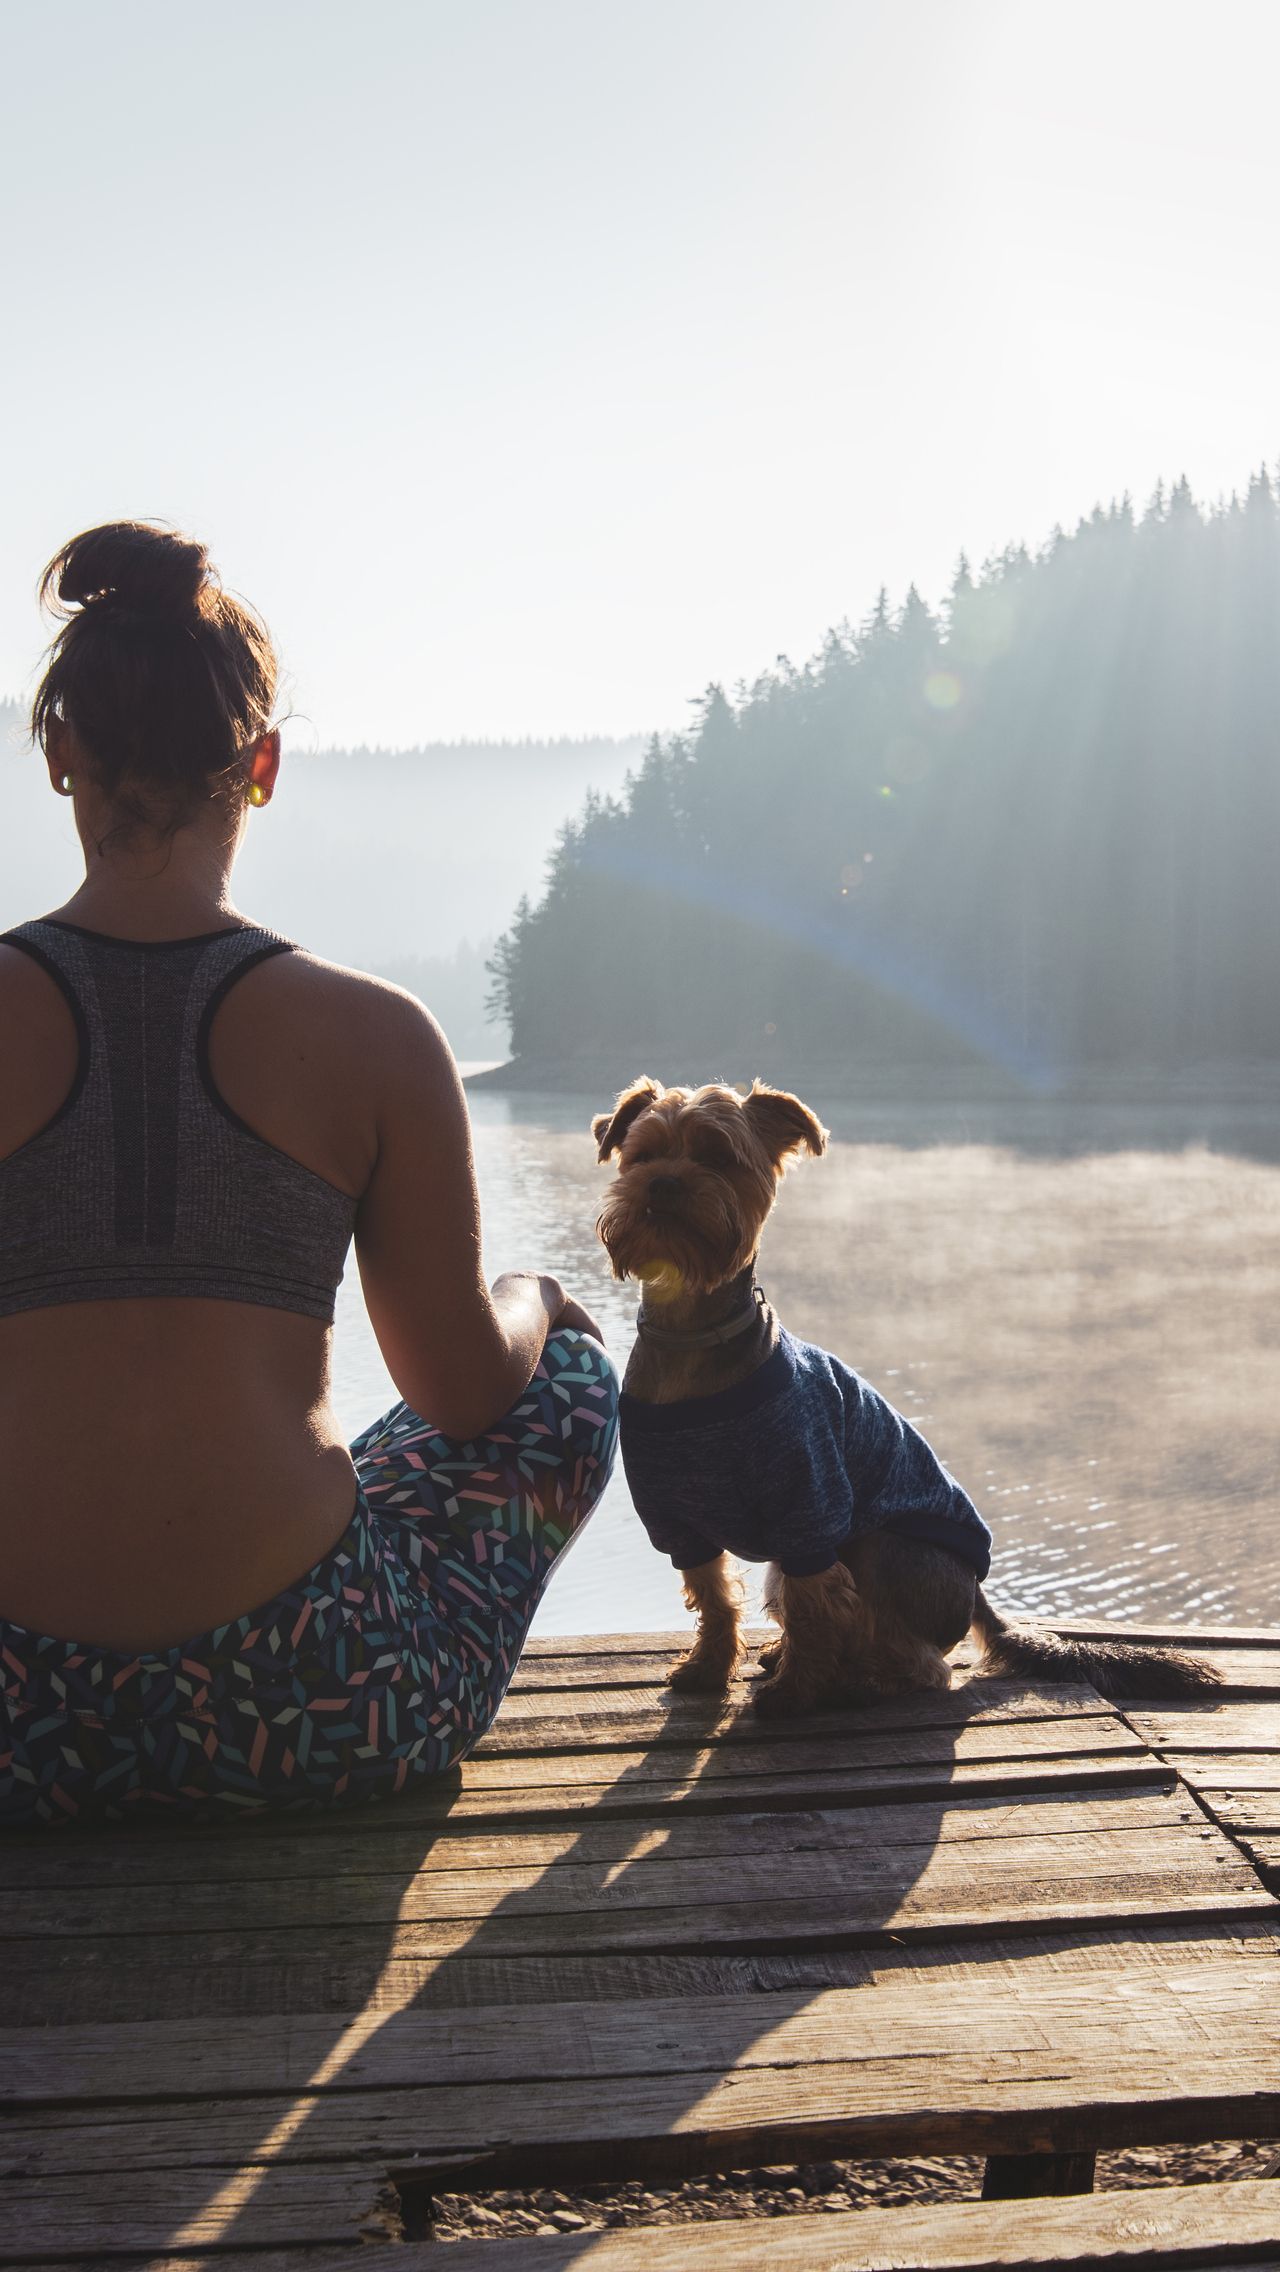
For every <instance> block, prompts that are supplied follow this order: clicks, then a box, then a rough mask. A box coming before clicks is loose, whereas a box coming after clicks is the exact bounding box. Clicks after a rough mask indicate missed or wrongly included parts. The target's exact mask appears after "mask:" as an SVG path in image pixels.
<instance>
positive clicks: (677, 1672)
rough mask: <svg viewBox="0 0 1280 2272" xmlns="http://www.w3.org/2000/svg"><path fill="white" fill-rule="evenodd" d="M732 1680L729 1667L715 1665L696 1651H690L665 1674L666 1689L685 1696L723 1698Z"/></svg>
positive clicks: (714, 1662) (711, 1660)
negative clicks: (677, 1691)
mask: <svg viewBox="0 0 1280 2272" xmlns="http://www.w3.org/2000/svg"><path fill="white" fill-rule="evenodd" d="M732 1680H733V1668H732V1666H731V1665H725V1664H721V1663H717V1662H716V1660H715V1659H714V1658H712V1657H707V1656H704V1655H702V1654H701V1652H700V1651H699V1650H697V1649H690V1651H689V1654H688V1656H687V1657H681V1659H680V1661H679V1663H678V1664H674V1665H672V1667H671V1670H670V1672H669V1673H668V1674H667V1686H668V1688H678V1689H680V1690H681V1691H682V1692H683V1693H684V1694H685V1695H686V1696H723V1695H724V1693H725V1691H726V1690H727V1689H728V1687H729V1686H730V1684H731V1682H732Z"/></svg>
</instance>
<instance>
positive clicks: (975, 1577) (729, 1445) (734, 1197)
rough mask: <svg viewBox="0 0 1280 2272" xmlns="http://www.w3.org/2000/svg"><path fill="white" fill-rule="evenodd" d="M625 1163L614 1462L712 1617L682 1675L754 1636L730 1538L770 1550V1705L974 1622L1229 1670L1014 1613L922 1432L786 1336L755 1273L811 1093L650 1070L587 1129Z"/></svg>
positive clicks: (1119, 1661)
mask: <svg viewBox="0 0 1280 2272" xmlns="http://www.w3.org/2000/svg"><path fill="white" fill-rule="evenodd" d="M591 1133H592V1135H593V1136H594V1138H595V1140H596V1144H597V1147H598V1156H599V1158H600V1160H601V1162H602V1163H603V1162H607V1161H609V1160H611V1159H612V1158H613V1156H614V1155H615V1153H616V1154H617V1155H618V1170H617V1175H616V1178H615V1180H614V1182H613V1183H612V1184H611V1185H610V1187H609V1190H608V1192H607V1194H606V1197H605V1201H604V1206H603V1208H602V1210H601V1214H600V1218H599V1221H598V1223H597V1225H596V1228H597V1231H598V1233H599V1236H600V1238H601V1240H602V1242H603V1244H604V1246H605V1248H606V1250H607V1252H608V1254H609V1257H610V1260H611V1262H612V1264H613V1271H614V1276H615V1277H617V1278H635V1279H638V1280H639V1281H640V1283H641V1286H642V1289H643V1291H642V1299H641V1307H640V1311H639V1315H638V1317H637V1319H636V1329H637V1334H636V1343H635V1347H634V1349H633V1351H632V1353H631V1358H630V1361H629V1363H628V1365H627V1369H626V1374H625V1376H624V1379H623V1384H622V1386H623V1395H622V1458H623V1466H624V1468H625V1470H626V1475H627V1481H628V1484H629V1486H630V1490H631V1495H632V1498H633V1500H634V1502H635V1505H636V1509H637V1512H638V1513H639V1515H640V1518H641V1521H642V1522H643V1523H644V1525H645V1528H646V1530H647V1531H648V1533H649V1536H650V1538H651V1540H652V1541H653V1543H654V1545H655V1546H656V1547H658V1548H659V1550H660V1551H662V1552H664V1553H669V1554H670V1556H671V1559H672V1561H673V1563H674V1564H675V1566H676V1568H677V1569H678V1570H679V1571H680V1573H681V1576H682V1578H683V1580H684V1595H685V1601H686V1603H687V1604H688V1606H689V1608H690V1609H691V1610H693V1611H694V1612H695V1614H696V1616H697V1630H696V1633H695V1637H694V1641H693V1645H692V1647H691V1648H690V1650H689V1652H688V1654H687V1655H686V1656H684V1657H682V1658H681V1659H680V1661H679V1663H678V1664H676V1665H675V1666H674V1667H673V1668H672V1671H671V1675H670V1680H671V1685H672V1686H673V1687H674V1688H680V1689H697V1690H706V1691H710V1692H713V1693H722V1692H723V1691H725V1690H726V1689H728V1687H729V1686H730V1684H731V1682H732V1680H733V1678H734V1676H735V1674H736V1673H737V1671H738V1669H739V1667H740V1666H741V1665H742V1663H743V1661H744V1659H745V1656H746V1653H747V1650H746V1642H745V1639H744V1636H743V1622H742V1606H743V1595H742V1586H741V1583H740V1581H739V1579H738V1578H737V1577H736V1575H735V1574H734V1569H733V1563H732V1561H731V1556H736V1557H738V1558H739V1559H742V1560H745V1561H752V1562H767V1563H768V1565H769V1568H768V1571H767V1574H766V1578H765V1586H764V1599H765V1607H766V1610H767V1611H768V1613H769V1615H770V1617H771V1618H772V1619H773V1620H774V1621H775V1622H776V1623H777V1625H778V1626H779V1627H780V1628H781V1633H780V1638H779V1639H778V1640H777V1641H776V1642H774V1643H772V1644H771V1645H770V1647H769V1648H767V1649H765V1650H763V1651H762V1652H761V1656H760V1663H761V1667H762V1669H763V1672H764V1674H765V1677H764V1678H763V1679H762V1680H761V1681H760V1683H759V1684H758V1686H757V1688H756V1693H755V1704H756V1708H757V1710H758V1711H761V1712H767V1713H775V1714H779V1715H781V1714H789V1713H798V1712H809V1711H815V1710H819V1709H822V1708H825V1707H831V1706H838V1705H842V1704H849V1703H853V1702H857V1701H859V1700H863V1699H866V1698H868V1697H872V1696H878V1695H886V1694H891V1693H894V1692H899V1691H904V1690H913V1689H925V1688H945V1687H947V1686H949V1684H950V1680H951V1671H950V1667H949V1666H948V1664H947V1661H946V1660H947V1654H948V1652H949V1651H950V1650H952V1649H954V1648H955V1647H956V1646H957V1645H958V1644H959V1642H961V1641H962V1640H963V1639H964V1637H965V1635H966V1634H967V1633H968V1632H970V1631H972V1632H973V1633H974V1634H975V1635H976V1637H977V1639H978V1640H979V1642H980V1643H981V1645H982V1651H983V1654H982V1658H981V1662H980V1665H979V1670H980V1671H981V1672H983V1673H986V1674H997V1675H1000V1674H1002V1675H1005V1676H1010V1677H1014V1678H1019V1679H1031V1680H1050V1681H1053V1680H1058V1681H1066V1680H1075V1681H1079V1680H1085V1681H1090V1682H1091V1683H1092V1684H1093V1686H1094V1687H1095V1688H1097V1689H1099V1690H1100V1691H1101V1692H1102V1693H1103V1694H1104V1695H1108V1696H1124V1695H1146V1696H1183V1695H1189V1694H1192V1693H1194V1692H1195V1691H1197V1690H1201V1689H1206V1688H1212V1687H1214V1686H1216V1685H1217V1676H1216V1674H1215V1673H1214V1672H1213V1671H1212V1670H1211V1668H1210V1667H1209V1666H1207V1665H1205V1664H1203V1663H1201V1662H1200V1660H1199V1659H1197V1658H1195V1657H1189V1656H1186V1655H1183V1654H1182V1653H1180V1652H1179V1651H1176V1650H1172V1649H1155V1648H1139V1647H1136V1646H1132V1645H1130V1644H1129V1643H1127V1642H1120V1641H1093V1642H1083V1641H1075V1640H1070V1639H1068V1638H1066V1637H1065V1636H1063V1635H1059V1634H1056V1633H1052V1632H1049V1631H1046V1630H1043V1629H1040V1628H1032V1627H1028V1626H1024V1625H1017V1624H1013V1623H1010V1622H1009V1621H1008V1620H1007V1619H1006V1618H1004V1617H1002V1616H1001V1615H1000V1613H999V1612H998V1611H997V1610H995V1609H993V1608H992V1606H991V1604H990V1602H989V1601H988V1600H987V1598H986V1596H985V1594H984V1593H983V1591H982V1584H981V1580H982V1579H983V1578H984V1577H985V1576H986V1575H987V1570H988V1566H989V1562H990V1543H991V1541H990V1533H989V1531H988V1530H987V1527H986V1524H985V1523H984V1522H983V1521H982V1518H981V1516H980V1515H979V1514H978V1512H977V1509H976V1508H975V1507H974V1505H973V1502H972V1501H971V1500H970V1499H969V1498H968V1496H967V1495H966V1493H965V1492H964V1491H963V1490H962V1489H961V1487H960V1485H959V1484H958V1483H957V1482H956V1481H955V1479H954V1477H953V1476H951V1475H949V1474H948V1472H947V1470H946V1469H945V1468H944V1467H943V1465H942V1463H941V1461H940V1460H938V1459H937V1457H936V1456H935V1454H934V1453H933V1451H932V1449H931V1448H930V1446H929V1445H928V1444H927V1443H926V1442H925V1439H924V1437H923V1436H921V1435H920V1434H919V1433H918V1431H917V1430H916V1429H914V1428H913V1427H912V1426H911V1425H910V1423H909V1422H908V1421H906V1420H904V1419H903V1417H902V1415H901V1414H900V1413H898V1412H896V1411H895V1410H894V1408H893V1406H892V1405H890V1404H888V1403H886V1401H885V1399H884V1398H883V1397H881V1396H879V1395H878V1394H877V1392H876V1390H875V1389H873V1388H872V1387H871V1386H870V1384H869V1383H868V1382H867V1381H865V1380H863V1379H861V1378H860V1376H859V1375H858V1374H857V1373H855V1372H853V1371H851V1370H850V1368H849V1367H848V1366H846V1365H844V1364H842V1363H841V1361H840V1359H839V1358H837V1357H833V1356H831V1355H829V1354H828V1352H827V1351H825V1350H822V1349H818V1348H815V1347H812V1346H810V1345H808V1344H806V1343H804V1342H799V1341H796V1340H794V1339H793V1337H792V1336H791V1335H790V1334H788V1333H787V1332H786V1331H785V1330H784V1329H783V1328H782V1327H781V1325H780V1324H779V1321H778V1318H777V1315H776V1312H775V1311H774V1310H773V1309H772V1308H771V1306H770V1304H769V1303H768V1301H767V1300H766V1299H765V1296H764V1294H763V1293H762V1291H761V1289H760V1287H759V1286H758V1285H757V1284H756V1278H755V1266H756V1258H757V1253H758V1250H759V1244H760V1234H761V1232H762V1230H763V1228H764V1224H765V1221H766V1219H767V1217H768V1215H769V1212H770V1209H771V1208H772V1206H773V1202H774V1197H775V1194H776V1192H777V1188H778V1183H779V1180H780V1178H781V1176H782V1174H783V1171H784V1169H785V1168H786V1167H787V1165H788V1164H789V1163H790V1162H791V1161H792V1160H794V1159H795V1158H796V1156H797V1155H798V1154H800V1153H802V1152H808V1153H811V1154H812V1155H814V1156H815V1157H817V1156H818V1155H820V1154H821V1153H822V1152H824V1151H825V1150H826V1145H827V1131H826V1129H825V1128H824V1127H823V1126H822V1123H821V1121H819V1120H818V1119H817V1117H816V1115H815V1114H814V1113H812V1112H811V1111H810V1110H809V1107H808V1106H807V1105H805V1104H802V1103H801V1101H800V1099H799V1098H798V1097H794V1096H790V1095H788V1094H787V1093H786V1092H785V1091H784V1090H781V1089H773V1088H768V1087H766V1086H765V1085H764V1084H763V1083H762V1082H760V1081H756V1082H754V1083H753V1085H752V1087H751V1089H750V1090H749V1091H747V1092H746V1093H739V1092H738V1091H737V1090H735V1089H730V1088H724V1087H721V1086H719V1085H718V1084H715V1083H712V1084H710V1085H708V1086H707V1087H704V1088H699V1089H692V1090H690V1089H681V1088H675V1089H664V1088H663V1087H662V1086H661V1085H660V1084H659V1083H658V1082H657V1081H653V1080H649V1079H642V1080H637V1081H634V1082H632V1084H631V1086H630V1087H629V1088H627V1089H624V1091H623V1093H622V1095H621V1096H620V1097H619V1098H618V1101H617V1103H616V1104H615V1105H614V1107H613V1109H612V1111H611V1112H602V1113H600V1114H598V1115H597V1117H596V1118H595V1119H594V1120H593V1122H592V1124H591Z"/></svg>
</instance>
